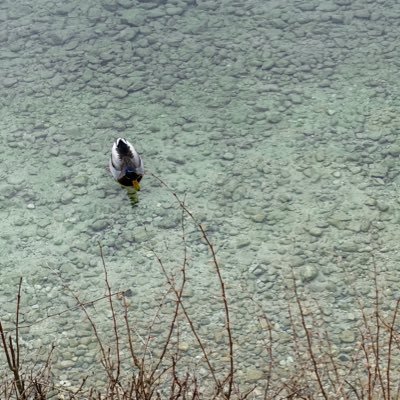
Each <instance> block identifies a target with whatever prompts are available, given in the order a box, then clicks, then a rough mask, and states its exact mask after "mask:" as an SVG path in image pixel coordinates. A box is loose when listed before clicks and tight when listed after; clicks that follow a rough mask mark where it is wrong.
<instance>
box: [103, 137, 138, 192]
mask: <svg viewBox="0 0 400 400" xmlns="http://www.w3.org/2000/svg"><path fill="white" fill-rule="evenodd" d="M109 167H110V171H111V174H112V176H113V178H114V179H115V180H116V181H117V182H119V183H120V184H121V185H123V186H128V187H133V188H134V189H135V190H140V183H139V182H140V181H141V179H142V178H143V175H144V165H143V160H142V158H141V157H140V155H139V153H138V152H137V151H136V150H135V148H134V147H133V146H132V144H131V143H129V142H128V140H126V139H125V138H118V139H117V140H116V141H115V142H114V144H113V146H112V149H111V158H110V164H109Z"/></svg>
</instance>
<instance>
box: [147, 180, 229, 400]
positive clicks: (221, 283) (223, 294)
mask: <svg viewBox="0 0 400 400" xmlns="http://www.w3.org/2000/svg"><path fill="white" fill-rule="evenodd" d="M151 175H152V176H153V177H154V178H155V179H156V180H157V181H158V182H160V183H161V185H162V186H164V187H165V188H166V189H167V190H168V191H169V192H170V193H171V194H172V196H173V197H174V198H175V199H176V201H177V202H178V204H179V206H180V208H181V209H182V210H183V211H184V212H185V214H186V215H188V216H189V218H190V219H191V220H192V221H193V223H194V224H195V225H196V227H197V228H198V229H199V231H200V233H201V235H202V238H203V240H204V241H205V243H206V244H207V247H208V248H209V250H210V252H211V255H212V260H213V265H214V268H215V272H216V274H217V277H218V281H219V286H220V289H221V298H222V302H223V306H224V314H225V329H226V333H227V338H228V351H229V372H228V374H227V376H226V378H225V379H224V380H223V382H227V383H228V388H227V390H226V392H225V393H224V396H226V398H230V397H231V395H232V391H233V382H234V373H235V365H234V354H233V335H232V326H231V320H230V310H229V304H228V299H227V294H226V288H225V282H224V280H223V278H222V273H221V268H220V266H219V262H218V259H217V255H216V252H215V248H214V245H213V244H212V243H211V241H210V239H209V237H208V235H207V233H206V231H205V229H204V227H203V225H202V224H201V223H199V222H198V221H197V219H196V217H195V216H194V215H193V213H192V212H191V211H190V210H189V209H188V207H187V206H186V204H185V202H184V201H183V200H181V198H180V197H179V196H178V195H177V194H176V192H175V191H173V190H172V189H171V188H170V187H169V186H168V184H167V183H166V182H164V181H163V180H162V179H161V178H159V177H158V176H157V175H154V174H151ZM182 310H183V312H184V314H185V316H186V318H188V315H187V311H186V310H185V308H184V307H182ZM188 321H189V324H190V326H191V329H192V332H193V333H194V335H195V337H196V340H197V341H198V342H199V337H198V334H197V332H196V333H195V330H194V326H193V324H192V323H191V321H190V318H189V320H188ZM209 367H210V366H209ZM211 372H213V371H212V370H211ZM221 389H222V388H221Z"/></svg>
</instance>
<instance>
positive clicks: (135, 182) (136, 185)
mask: <svg viewBox="0 0 400 400" xmlns="http://www.w3.org/2000/svg"><path fill="white" fill-rule="evenodd" d="M132 186H133V187H134V188H135V189H136V190H140V184H139V182H138V181H132Z"/></svg>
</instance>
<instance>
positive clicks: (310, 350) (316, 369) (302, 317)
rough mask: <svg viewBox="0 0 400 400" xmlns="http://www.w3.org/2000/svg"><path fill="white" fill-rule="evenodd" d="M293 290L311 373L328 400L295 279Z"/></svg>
mask: <svg viewBox="0 0 400 400" xmlns="http://www.w3.org/2000/svg"><path fill="white" fill-rule="evenodd" d="M293 288H294V294H295V298H296V303H297V306H298V309H299V312H300V320H301V325H302V327H303V330H304V333H305V336H306V340H307V350H308V354H309V356H310V360H311V363H312V366H313V371H314V374H315V377H316V378H317V382H318V386H319V389H320V391H321V394H322V396H323V397H324V399H325V400H328V399H329V397H328V394H327V393H326V391H325V388H324V384H323V382H322V378H321V371H320V368H319V366H318V363H317V359H316V356H315V354H314V347H313V343H312V340H311V332H310V330H309V329H308V327H307V324H306V319H305V315H304V310H303V305H302V304H301V301H300V297H299V293H298V290H297V285H296V279H295V277H293Z"/></svg>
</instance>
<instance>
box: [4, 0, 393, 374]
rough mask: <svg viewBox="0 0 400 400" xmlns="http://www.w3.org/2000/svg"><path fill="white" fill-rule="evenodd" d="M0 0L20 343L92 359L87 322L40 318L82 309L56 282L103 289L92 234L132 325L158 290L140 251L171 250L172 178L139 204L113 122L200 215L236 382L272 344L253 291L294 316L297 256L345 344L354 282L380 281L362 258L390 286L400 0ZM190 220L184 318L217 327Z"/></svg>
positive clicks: (153, 266)
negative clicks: (60, 1)
mask: <svg viewBox="0 0 400 400" xmlns="http://www.w3.org/2000/svg"><path fill="white" fill-rule="evenodd" d="M132 4H133V3H132ZM1 7H2V12H1V15H2V18H3V22H2V30H1V32H0V39H1V41H2V42H1V43H2V46H1V51H0V59H1V66H2V68H1V70H2V73H1V74H2V76H1V85H2V99H1V101H2V107H1V109H0V117H1V118H0V125H1V142H2V143H1V145H2V149H3V151H2V155H1V160H2V169H1V171H0V176H1V184H0V187H1V191H0V196H1V199H0V200H1V210H0V212H1V214H2V218H1V221H2V222H1V229H0V231H1V234H0V236H1V241H2V246H1V249H2V255H1V261H0V262H1V275H0V288H1V291H0V297H1V300H2V304H4V306H3V308H4V309H3V314H4V316H5V319H6V320H7V319H8V318H11V315H12V312H13V309H14V308H13V305H11V303H10V301H11V300H12V299H13V298H14V297H15V292H16V285H17V282H18V277H19V276H20V275H23V276H24V279H25V284H24V292H25V293H24V299H25V302H26V307H27V308H26V310H27V311H26V314H25V318H26V320H27V322H28V323H29V324H30V325H31V327H30V328H29V329H27V331H26V339H25V340H26V344H27V346H28V347H30V348H32V349H35V348H37V346H39V345H40V344H47V343H50V342H51V341H53V340H55V341H56V342H57V343H58V350H57V351H59V354H60V355H59V357H58V359H57V361H56V365H57V362H59V363H60V367H59V368H60V370H61V371H62V377H61V378H60V379H70V380H71V379H73V374H74V371H75V370H74V368H77V369H78V370H80V369H81V368H87V367H88V366H89V365H90V360H91V356H93V357H95V350H93V351H92V353H90V356H88V357H86V356H82V352H83V350H82V349H83V348H82V347H79V346H80V345H83V346H88V347H90V348H93V349H94V345H93V343H92V341H91V340H90V333H89V332H90V329H89V326H87V325H85V324H83V323H82V321H84V318H83V316H82V315H81V314H80V313H78V312H76V311H71V313H68V314H62V315H61V316H59V317H55V318H48V319H45V320H44V321H42V322H37V321H38V320H41V318H43V317H44V316H46V314H47V313H51V314H52V313H57V312H59V311H60V310H64V309H65V308H68V307H72V306H74V305H75V301H74V299H73V298H71V296H70V294H69V289H67V288H66V285H67V286H68V287H69V288H70V289H71V290H73V291H74V292H76V293H79V296H80V297H81V298H83V299H93V298H97V297H98V295H99V293H100V294H103V293H104V285H103V278H102V269H101V260H100V256H99V246H98V242H101V243H102V245H103V246H104V254H105V259H106V264H107V267H108V270H109V274H110V281H111V284H112V286H113V288H114V289H115V290H127V289H130V290H131V291H132V296H131V301H132V304H134V305H135V307H134V311H136V312H138V314H136V317H135V318H137V319H138V326H141V327H142V329H143V331H144V332H145V330H146V327H147V326H148V321H149V318H151V317H152V316H153V315H154V311H153V310H154V307H157V305H158V304H159V301H160V296H161V295H162V293H164V292H165V286H166V284H165V279H164V277H163V276H162V274H161V271H160V268H159V265H158V264H157V262H156V260H155V259H154V256H153V254H152V251H153V250H155V251H156V252H157V253H159V254H161V255H162V257H163V259H164V260H165V263H166V265H168V268H170V270H172V271H177V270H179V267H180V263H181V260H182V241H181V228H180V220H181V212H180V210H179V207H177V204H176V202H175V201H174V198H173V197H172V196H171V195H170V193H168V192H167V191H166V190H165V189H164V188H162V187H161V186H160V184H159V183H158V182H157V180H156V179H154V178H153V177H152V176H151V175H149V176H147V177H145V178H144V181H143V185H142V187H143V190H142V191H141V193H140V203H139V206H138V207H137V208H134V209H132V208H131V206H130V203H129V199H128V197H127V196H126V193H125V192H124V191H123V190H121V188H120V187H119V186H118V185H117V184H116V183H115V182H113V180H112V179H111V177H110V175H109V173H108V172H107V169H106V166H107V163H108V157H109V152H110V149H111V145H112V142H113V140H114V139H115V138H116V137H118V136H123V137H127V138H128V139H129V140H130V141H132V143H134V145H135V147H137V149H138V150H139V151H140V152H141V153H142V156H143V158H144V162H145V166H146V168H147V170H148V171H149V172H152V173H155V174H156V175H157V176H160V177H161V178H162V179H163V180H165V181H166V182H168V184H169V185H170V186H171V187H172V188H173V190H175V191H177V193H179V194H180V195H182V196H185V195H186V201H187V204H188V206H189V207H190V209H191V210H192V211H193V212H194V214H195V215H196V216H197V218H198V219H199V220H200V221H203V222H204V223H205V224H206V226H207V229H208V232H209V235H210V238H211V239H212V241H213V242H214V243H215V246H216V248H217V249H218V256H219V257H220V260H221V266H222V268H223V274H224V277H225V279H226V282H227V284H228V290H229V292H228V295H229V298H230V301H231V304H232V313H233V320H234V323H235V335H236V337H237V343H238V353H239V355H238V357H239V360H240V362H241V365H242V366H243V368H242V370H241V371H243V372H242V375H243V380H244V381H248V380H251V379H250V378H251V377H249V376H250V375H251V374H250V373H248V374H247V375H246V371H248V368H250V367H253V366H254V365H256V366H257V368H259V369H261V370H262V368H263V365H264V363H265V357H266V356H265V354H264V353H263V346H262V344H260V340H259V339H260V338H259V336H258V335H259V334H260V333H259V325H258V322H257V315H258V313H259V312H260V310H259V308H257V307H256V306H255V305H254V303H253V302H252V301H250V300H249V298H250V297H253V298H254V299H255V300H256V301H257V304H258V305H260V306H261V308H262V309H263V310H264V311H265V312H267V313H268V316H269V317H270V319H271V320H273V321H274V322H275V323H276V330H277V331H278V332H286V331H287V324H288V321H287V317H286V309H287V305H288V303H290V302H291V300H290V289H287V286H288V281H290V279H291V276H292V272H291V271H292V270H293V271H294V273H295V275H296V276H297V277H298V278H299V282H300V283H301V286H302V287H304V288H305V290H306V292H307V293H309V294H310V296H311V295H314V296H317V297H318V299H319V301H320V303H321V306H322V308H323V310H324V315H325V316H324V319H325V320H326V322H327V323H328V324H329V326H330V328H331V330H332V336H333V337H334V338H335V343H336V344H337V345H338V346H341V345H342V346H344V347H345V346H350V345H351V342H350V345H349V344H348V341H347V342H346V340H343V338H344V337H346V338H347V337H349V335H350V337H351V332H353V331H354V330H355V327H356V325H357V322H356V318H355V317H354V304H355V303H354V298H355V296H354V294H355V289H356V288H357V289H358V290H359V291H360V293H361V294H362V295H363V296H365V297H366V298H368V297H369V296H370V295H372V294H373V285H372V281H371V276H372V275H373V267H372V264H371V255H372V254H373V255H375V256H376V257H377V260H378V264H379V268H380V270H381V271H382V272H381V276H382V278H384V279H385V280H386V281H387V282H389V283H388V284H387V290H386V294H387V295H388V297H389V298H391V297H393V298H395V297H396V296H397V282H398V278H399V277H398V268H397V259H398V255H397V239H396V238H397V235H398V230H399V225H398V218H399V217H398V201H397V198H398V196H397V188H398V180H399V178H398V174H399V172H400V170H399V166H398V156H399V154H400V150H399V146H398V143H397V141H398V113H397V108H398V99H397V97H398V93H397V92H398V88H397V86H396V84H397V82H398V71H397V61H396V60H397V58H398V54H397V48H396V45H395V43H396V42H395V41H396V38H397V33H398V32H397V30H398V27H397V25H396V18H395V16H396V15H397V13H398V12H399V10H398V9H397V8H398V5H397V4H394V3H393V4H392V3H391V2H385V3H384V2H381V3H378V4H373V3H369V2H364V1H336V2H322V3H313V4H311V3H310V4H309V3H308V2H307V3H301V2H291V1H289V2H286V3H284V4H281V3H274V2H256V1H250V2H248V1H247V2H245V3H243V4H241V3H240V2H230V1H224V2H200V1H198V2H196V3H195V2H190V1H187V2H185V1H181V2H174V3H171V4H169V3H166V4H164V3H162V4H161V3H160V4H157V2H150V3H149V2H135V3H134V5H133V6H131V5H130V4H127V3H124V2H112V1H110V2H107V1H105V2H103V3H102V4H96V3H93V4H91V3H87V4H86V5H84V6H83V5H82V4H80V3H79V2H76V3H74V2H70V3H68V4H66V5H63V6H59V5H57V4H52V3H48V2H47V3H42V4H39V3H35V4H33V3H32V5H30V6H27V5H22V4H18V2H17V3H15V2H13V3H12V4H11V3H8V2H4V3H2V4H1ZM188 235H189V237H190V240H189V247H190V254H191V263H190V268H189V276H190V280H189V283H190V287H189V288H188V291H189V294H188V297H189V298H190V304H193V307H194V309H193V313H194V318H195V319H196V320H197V321H199V322H198V324H199V327H200V329H201V330H202V333H203V334H204V336H205V337H207V338H209V339H214V338H215V335H216V336H217V338H218V334H217V333H218V331H220V330H221V329H223V327H222V321H223V319H222V316H221V311H220V310H221V307H220V305H216V303H215V302H214V299H215V298H216V297H217V298H218V293H219V292H218V287H217V286H216V285H215V275H214V273H213V269H212V265H211V264H210V263H209V254H207V251H206V249H205V247H204V245H203V244H201V243H199V241H198V240H197V239H198V236H199V235H198V234H192V233H188ZM60 276H61V279H60ZM288 291H289V295H288ZM288 296H289V298H288ZM210 300H211V301H210ZM210 303H211V305H215V310H214V308H213V307H211V309H210ZM100 309H101V307H100ZM96 313H98V317H99V320H100V321H101V320H102V318H101V316H102V313H103V311H102V310H98V309H96ZM104 313H105V315H107V313H106V311H104ZM137 315H139V317H138V316H137ZM142 316H143V319H142V318H141V317H142ZM163 322H164V321H163V319H162V318H161V319H160V324H161V325H162V323H163ZM81 325H82V330H81V329H80V327H81ZM78 327H79V329H78ZM43 330H46V332H48V333H49V336H48V338H47V337H46V338H44V337H43V335H42V332H43ZM161 330H162V329H160V332H161ZM343 332H346V334H347V336H341V335H342V334H343ZM88 338H89V339H88ZM185 341H187V343H188V344H189V345H190V346H192V343H193V342H192V339H191V338H190V336H189V335H188V336H187V337H185ZM190 346H189V348H190ZM83 353H84V352H83ZM189 354H191V353H190V351H189ZM85 357H86V358H85ZM221 357H223V355H221ZM281 357H282V359H283V360H285V357H286V355H285V354H284V353H283V354H281ZM66 361H69V362H66ZM63 362H64V364H62V363H63ZM250 372H251V371H250ZM252 376H253V375H252ZM246 377H247V378H246Z"/></svg>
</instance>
